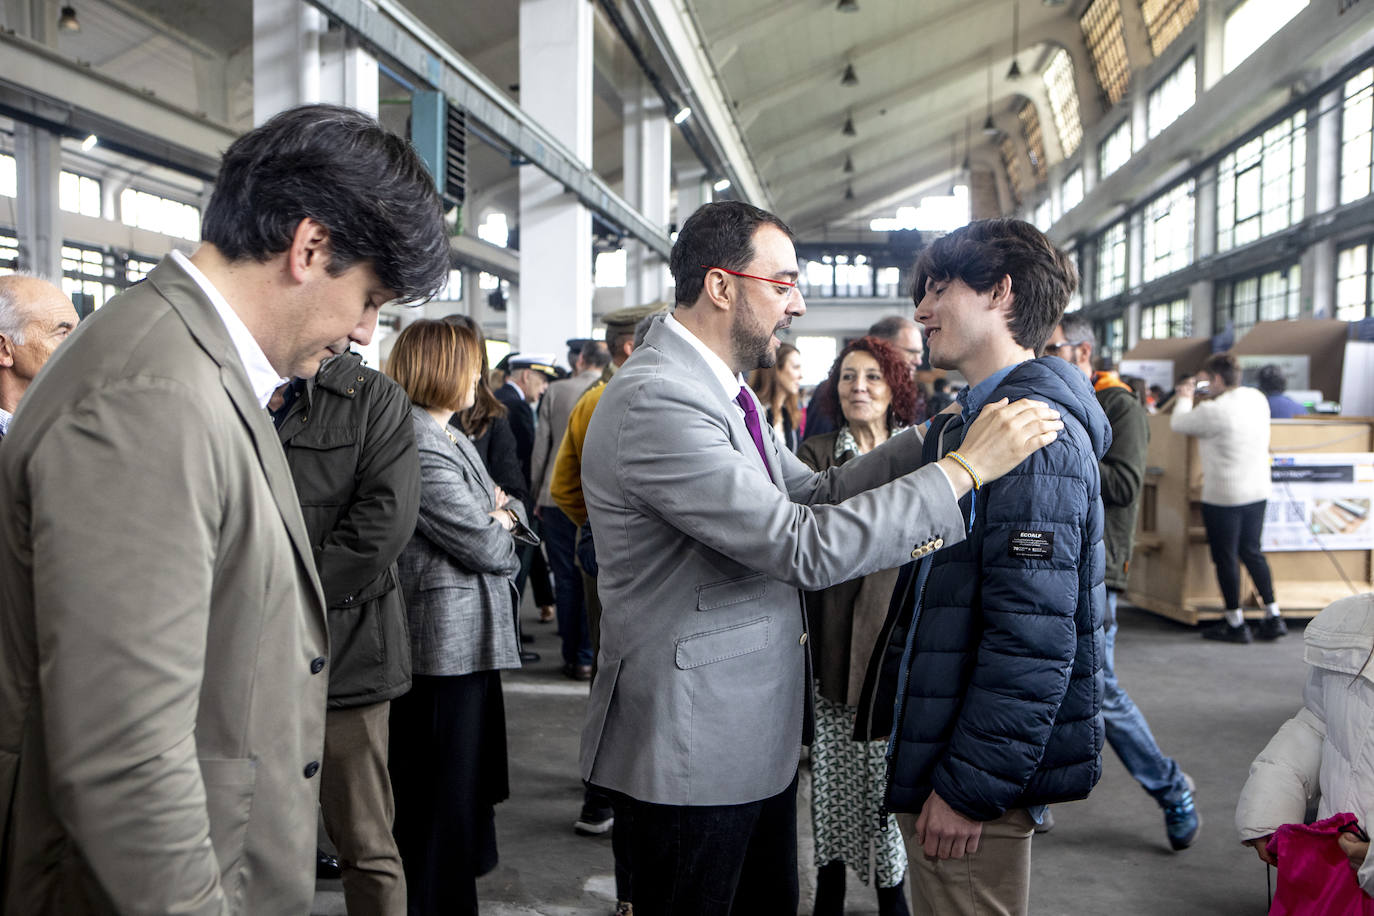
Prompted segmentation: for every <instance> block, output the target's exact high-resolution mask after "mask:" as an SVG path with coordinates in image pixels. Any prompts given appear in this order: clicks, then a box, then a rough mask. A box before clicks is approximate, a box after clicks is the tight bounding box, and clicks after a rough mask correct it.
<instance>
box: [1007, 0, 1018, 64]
mask: <svg viewBox="0 0 1374 916" xmlns="http://www.w3.org/2000/svg"><path fill="white" fill-rule="evenodd" d="M1020 45H1021V0H1011V68H1010V69H1009V70H1007V79H1009V80H1019V79H1020V78H1021V62H1020V61H1018V60H1017V59H1016V52H1017V51H1018V50H1020Z"/></svg>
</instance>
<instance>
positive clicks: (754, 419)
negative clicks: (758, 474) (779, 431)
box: [735, 385, 773, 477]
mask: <svg viewBox="0 0 1374 916" xmlns="http://www.w3.org/2000/svg"><path fill="white" fill-rule="evenodd" d="M735 403H736V404H738V405H739V406H740V407H743V408H744V425H745V426H747V427H749V435H750V436H752V437H753V439H754V448H756V449H758V450H759V457H760V458H762V459H763V472H764V473H765V474H767V475H768V476H769V477H772V476H773V475H772V472H771V471H769V470H768V455H767V453H765V452H764V450H763V427H761V426H759V409H758V408H757V407H755V406H754V397H753V395H751V394H750V393H749V389H748V388H746V387H745V386H743V385H741V386H740V389H739V395H738V396H737V397H736V398H735Z"/></svg>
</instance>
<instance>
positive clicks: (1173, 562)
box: [1126, 414, 1374, 624]
mask: <svg viewBox="0 0 1374 916" xmlns="http://www.w3.org/2000/svg"><path fill="white" fill-rule="evenodd" d="M1270 422H1271V424H1272V432H1271V436H1270V450H1271V451H1273V452H1275V453H1283V452H1369V451H1374V419H1370V418H1362V417H1361V418H1357V417H1330V418H1326V417H1317V416H1312V417H1304V418H1299V419H1293V420H1272V421H1270ZM1146 467H1147V471H1146V475H1145V486H1144V491H1143V493H1142V494H1141V504H1140V517H1139V520H1138V521H1137V525H1136V541H1135V552H1134V554H1133V556H1132V557H1131V567H1130V579H1129V585H1128V588H1127V590H1126V600H1127V601H1129V602H1130V603H1131V604H1134V605H1137V606H1138V607H1142V608H1145V609H1146V610H1149V611H1153V612H1154V613H1156V614H1161V615H1163V616H1165V617H1170V618H1172V619H1174V620H1178V621H1182V622H1183V623H1187V624H1196V623H1199V622H1201V621H1209V620H1216V619H1218V618H1220V617H1221V616H1222V614H1221V612H1222V610H1223V608H1222V600H1221V590H1220V589H1219V588H1218V586H1217V580H1216V572H1215V570H1214V568H1213V566H1212V558H1211V555H1210V553H1209V552H1208V548H1207V534H1206V532H1205V530H1204V528H1203V525H1202V502H1201V495H1202V464H1201V462H1200V461H1199V459H1198V451H1197V440H1196V439H1194V438H1192V437H1190V436H1185V435H1182V434H1181V433H1175V432H1174V431H1173V430H1171V429H1170V428H1169V417H1168V416H1167V415H1164V414H1157V415H1155V416H1151V417H1150V448H1149V452H1148V457H1147V459H1146ZM1265 557H1266V558H1267V559H1268V560H1269V568H1270V569H1271V570H1272V572H1273V575H1274V590H1275V592H1276V595H1275V597H1276V598H1277V599H1278V602H1279V606H1280V607H1282V608H1283V613H1284V615H1285V616H1289V617H1296V618H1308V617H1312V616H1314V615H1315V614H1316V613H1317V612H1318V611H1320V610H1321V609H1322V608H1324V607H1326V605H1328V604H1330V603H1331V602H1332V601H1335V600H1336V599H1337V598H1341V597H1344V596H1346V595H1349V594H1351V592H1352V588H1353V591H1356V592H1365V591H1371V590H1374V565H1372V564H1374V551H1369V550H1332V551H1278V552H1274V553H1267V554H1265ZM1342 574H1344V578H1342ZM1346 580H1349V584H1347V581H1346ZM1241 595H1242V604H1243V605H1244V606H1245V608H1246V616H1248V617H1258V616H1259V615H1260V610H1259V608H1258V601H1259V598H1258V596H1257V595H1256V593H1255V587H1254V584H1253V583H1252V582H1251V581H1250V577H1249V575H1248V574H1247V573H1246V572H1245V568H1244V566H1243V565H1242V567H1241Z"/></svg>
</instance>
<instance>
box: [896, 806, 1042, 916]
mask: <svg viewBox="0 0 1374 916" xmlns="http://www.w3.org/2000/svg"><path fill="white" fill-rule="evenodd" d="M897 826H898V827H900V828H901V831H902V838H903V839H904V840H905V841H906V851H907V860H908V861H909V862H910V867H909V869H908V874H909V875H910V877H911V912H912V914H913V916H1026V914H1027V912H1028V911H1029V909H1030V860H1031V836H1032V835H1033V833H1034V828H1035V821H1033V820H1031V816H1030V814H1028V813H1027V812H1026V810H1025V809H1024V808H1015V809H1013V810H1011V811H1008V812H1007V813H1006V814H1004V815H1002V816H1001V817H999V818H997V819H996V820H992V821H985V822H984V823H983V835H982V837H981V838H980V839H979V841H978V851H977V852H976V853H974V854H973V855H971V856H964V857H963V858H962V859H928V858H926V855H925V853H924V852H923V851H922V850H921V847H920V846H919V845H917V844H916V815H914V814H899V815H898V816H897Z"/></svg>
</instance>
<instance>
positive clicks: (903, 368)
mask: <svg viewBox="0 0 1374 916" xmlns="http://www.w3.org/2000/svg"><path fill="white" fill-rule="evenodd" d="M858 352H862V353H867V354H869V355H870V356H872V357H873V359H874V360H876V361H877V363H878V368H879V369H881V370H882V373H883V381H885V382H887V387H888V390H890V391H891V392H892V403H891V404H889V405H888V408H887V426H888V429H892V428H893V427H895V426H897V425H901V426H911V425H912V424H913V423H915V422H916V419H917V414H918V412H919V411H920V410H921V409H922V408H924V406H925V400H924V398H921V396H920V392H918V391H917V390H916V381H915V380H914V379H913V378H912V377H911V367H910V366H909V365H908V364H907V361H906V360H905V359H904V358H903V357H902V354H901V352H900V351H899V350H898V349H897V348H896V347H894V346H893V345H892V344H890V343H888V342H887V341H886V340H883V339H882V338H881V337H873V336H872V335H869V336H867V337H860V338H859V339H858V340H853V341H850V342H849V345H848V346H846V347H845V348H844V349H843V350H841V351H840V355H839V356H836V357H835V362H833V363H832V364H831V365H830V377H829V379H828V382H829V383H828V384H827V385H826V387H825V388H823V389H821V392H820V395H819V397H820V400H821V403H820V404H819V405H817V406H819V407H820V408H821V410H822V412H824V413H825V415H826V416H828V417H830V419H832V420H834V421H835V423H836V424H838V425H841V426H842V425H844V422H845V419H844V411H843V410H841V409H840V369H841V368H842V367H843V365H844V358H845V357H846V356H848V355H849V354H851V353H858ZM894 421H895V422H894Z"/></svg>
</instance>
